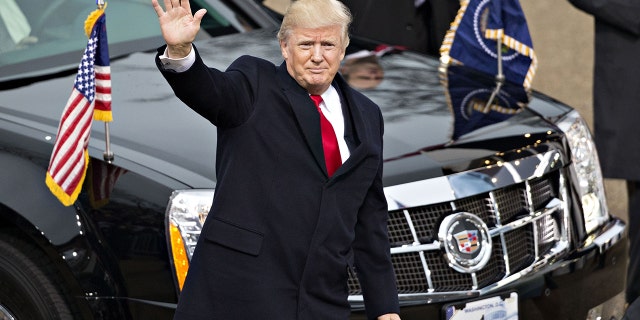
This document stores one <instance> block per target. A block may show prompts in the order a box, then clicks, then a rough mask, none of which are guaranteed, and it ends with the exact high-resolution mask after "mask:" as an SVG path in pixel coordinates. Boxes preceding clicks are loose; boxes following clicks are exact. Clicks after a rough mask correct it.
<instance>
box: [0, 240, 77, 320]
mask: <svg viewBox="0 0 640 320" xmlns="http://www.w3.org/2000/svg"><path fill="white" fill-rule="evenodd" d="M4 233H5V231H4V230H3V231H1V232H0V319H16V320H22V319H52V320H53V319H59V320H66V319H73V315H72V313H71V309H70V307H69V304H68V302H67V300H66V299H65V297H64V295H63V294H62V293H61V292H60V288H62V286H61V284H60V283H59V282H58V281H56V279H57V277H56V272H55V270H54V269H53V267H52V263H51V261H50V260H49V259H48V258H47V257H46V256H45V254H44V253H43V252H42V251H41V250H39V249H38V248H37V247H35V246H33V245H30V244H28V243H26V242H24V241H22V240H20V239H19V238H18V237H14V236H10V235H7V234H4Z"/></svg>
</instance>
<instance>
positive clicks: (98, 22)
mask: <svg viewBox="0 0 640 320" xmlns="http://www.w3.org/2000/svg"><path fill="white" fill-rule="evenodd" d="M89 27H91V28H90V29H88V28H89ZM85 28H86V29H88V30H87V35H88V36H89V39H88V41H87V46H86V48H85V50H84V54H83V56H82V60H81V61H80V64H79V65H78V73H77V74H76V78H75V82H74V84H73V89H72V90H71V95H70V97H69V99H68V100H67V104H66V105H65V109H64V111H63V112H62V117H61V119H60V124H59V126H58V132H57V135H56V140H55V143H54V145H53V150H52V152H51V158H50V161H49V168H48V170H47V175H46V179H45V181H46V184H47V186H48V187H49V189H50V190H51V192H52V193H53V194H54V195H55V196H56V197H57V198H58V199H59V200H60V202H62V204H64V205H67V206H68V205H71V204H73V202H75V200H76V198H77V197H78V194H79V192H80V188H81V187H82V183H83V181H84V178H85V175H86V171H87V167H88V161H89V153H88V149H87V148H88V144H89V137H90V135H91V125H92V122H93V119H94V118H96V110H95V109H96V107H97V108H100V116H99V117H97V118H98V120H105V121H111V68H110V67H109V50H108V44H107V35H106V30H107V29H106V25H105V15H104V9H98V10H95V11H94V12H92V13H91V14H90V15H89V17H88V18H87V21H85Z"/></svg>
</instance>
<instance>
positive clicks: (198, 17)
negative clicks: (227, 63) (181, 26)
mask: <svg viewBox="0 0 640 320" xmlns="http://www.w3.org/2000/svg"><path fill="white" fill-rule="evenodd" d="M206 13H207V9H200V10H198V11H196V13H195V14H194V15H193V18H194V19H196V21H197V22H198V24H200V21H202V17H204V15H205V14H206Z"/></svg>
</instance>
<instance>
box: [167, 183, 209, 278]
mask: <svg viewBox="0 0 640 320" xmlns="http://www.w3.org/2000/svg"><path fill="white" fill-rule="evenodd" d="M213 192H214V191H213V189H198V190H177V191H174V192H173V194H171V198H170V199H169V205H168V206H167V214H166V219H167V221H166V226H167V229H168V230H167V234H168V235H169V246H170V249H171V259H172V260H173V261H172V262H173V263H172V265H173V268H174V271H175V275H176V280H177V282H178V288H180V290H182V286H183V285H184V279H185V278H186V276H187V271H188V270H189V261H190V260H191V257H192V256H193V251H194V250H195V248H196V244H197V243H198V238H200V232H201V231H202V225H203V224H204V220H205V219H206V218H207V215H208V214H209V210H210V209H211V202H212V201H213Z"/></svg>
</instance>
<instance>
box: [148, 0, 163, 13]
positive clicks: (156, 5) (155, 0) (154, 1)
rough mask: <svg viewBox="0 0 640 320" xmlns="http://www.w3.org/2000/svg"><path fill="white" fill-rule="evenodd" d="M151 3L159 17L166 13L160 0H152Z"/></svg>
mask: <svg viewBox="0 0 640 320" xmlns="http://www.w3.org/2000/svg"><path fill="white" fill-rule="evenodd" d="M151 4H152V5H153V10H155V11H156V14H157V15H158V17H160V16H162V15H163V14H164V10H163V9H162V7H161V6H160V4H159V3H158V0H151ZM165 4H166V3H165Z"/></svg>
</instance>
